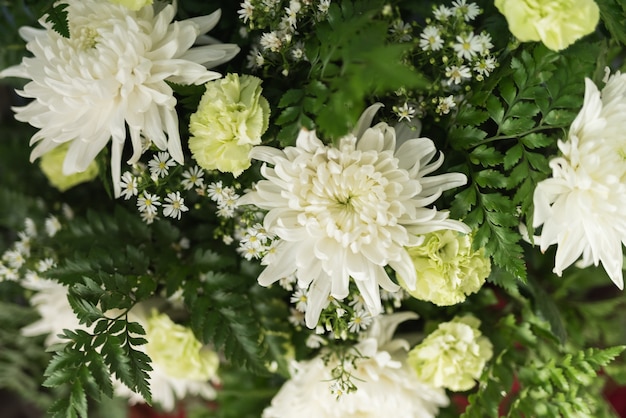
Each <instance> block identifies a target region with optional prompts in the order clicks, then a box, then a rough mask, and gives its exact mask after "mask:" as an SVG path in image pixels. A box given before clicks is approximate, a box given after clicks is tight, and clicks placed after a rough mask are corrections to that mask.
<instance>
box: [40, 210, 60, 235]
mask: <svg viewBox="0 0 626 418" xmlns="http://www.w3.org/2000/svg"><path fill="white" fill-rule="evenodd" d="M44 228H45V229H46V234H48V236H49V237H53V236H55V235H56V234H57V232H59V231H60V230H61V222H59V218H57V217H56V216H54V215H50V216H48V217H47V218H46V221H45V223H44Z"/></svg>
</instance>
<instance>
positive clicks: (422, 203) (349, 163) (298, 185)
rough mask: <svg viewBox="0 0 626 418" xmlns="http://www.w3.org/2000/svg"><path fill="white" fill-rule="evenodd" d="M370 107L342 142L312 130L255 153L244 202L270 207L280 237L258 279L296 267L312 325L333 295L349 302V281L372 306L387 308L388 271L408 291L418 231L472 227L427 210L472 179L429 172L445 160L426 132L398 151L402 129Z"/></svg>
mask: <svg viewBox="0 0 626 418" xmlns="http://www.w3.org/2000/svg"><path fill="white" fill-rule="evenodd" d="M380 106H381V105H380V104H378V105H374V106H371V107H370V108H368V109H367V110H366V111H365V112H364V113H363V115H362V116H361V118H360V120H359V122H358V125H357V127H356V129H355V130H354V131H353V133H351V134H349V135H346V136H344V137H343V138H341V139H340V140H339V147H338V148H334V147H329V146H326V145H324V144H323V143H322V142H321V141H320V140H319V139H318V138H317V137H316V135H315V132H313V131H307V130H302V131H301V132H300V134H299V136H298V138H297V141H296V146H295V147H287V148H285V149H284V150H278V149H275V148H270V147H265V146H259V147H255V148H254V149H253V150H252V152H251V156H252V158H256V159H258V160H262V161H264V162H265V163H269V164H272V165H273V166H274V167H273V168H270V167H269V166H268V165H267V164H264V165H263V167H262V169H261V173H262V174H263V176H264V177H265V179H266V180H261V181H259V183H258V184H257V188H256V190H254V191H251V192H248V193H247V194H246V195H244V196H243V197H242V198H241V199H240V200H239V204H240V205H243V204H255V205H256V206H258V207H260V208H262V209H267V210H269V213H267V215H266V216H265V219H264V226H265V229H266V230H267V231H268V232H270V233H272V234H275V235H276V236H277V237H278V238H279V239H280V240H281V241H280V242H279V243H278V244H277V247H276V257H275V258H274V262H272V263H270V264H269V265H268V267H267V268H266V269H265V270H264V271H263V272H262V273H261V275H260V276H259V279H258V280H259V283H260V284H261V285H263V286H268V285H270V284H272V283H274V282H276V281H277V280H279V279H280V278H281V277H285V276H287V275H289V274H292V273H294V272H295V273H296V277H297V278H298V284H299V286H300V287H302V288H308V290H309V293H308V296H309V303H308V305H307V312H306V315H307V326H308V327H309V328H313V327H315V325H317V321H318V318H319V315H320V312H321V310H322V309H323V307H324V306H325V304H326V303H327V302H328V296H329V295H331V296H332V297H334V298H336V299H344V298H345V297H346V296H348V293H349V283H350V277H352V278H354V280H355V282H356V285H357V287H358V289H359V291H360V292H361V294H363V296H364V298H365V300H366V302H367V307H368V310H369V312H370V313H371V314H372V316H375V315H377V314H379V313H380V312H381V301H380V296H379V286H381V287H383V288H384V289H386V290H389V291H392V292H394V291H398V289H399V287H398V286H397V285H396V284H395V283H393V282H392V281H391V279H390V278H389V276H388V275H387V273H386V271H385V267H386V266H389V267H391V268H393V269H395V270H396V271H397V272H398V273H401V274H402V277H405V275H406V277H408V278H409V279H408V282H409V283H410V286H409V287H414V285H415V280H416V276H415V269H413V268H411V266H412V262H411V259H410V257H409V255H408V253H407V251H406V249H405V247H406V246H411V245H417V244H419V242H420V240H421V237H420V235H422V234H425V233H428V232H432V231H435V230H440V229H455V230H458V231H463V232H469V228H468V227H467V226H466V225H465V224H463V223H461V222H459V221H455V220H450V219H448V214H447V212H440V211H437V210H436V208H427V207H426V206H428V205H431V204H432V203H433V202H435V200H437V199H438V198H439V196H440V195H441V193H442V191H444V190H448V189H451V188H454V187H457V186H461V185H463V184H465V182H466V177H465V176H464V175H463V174H460V173H448V174H442V175H438V176H431V177H426V176H427V175H428V174H431V173H432V172H433V171H435V170H436V169H437V168H439V167H440V166H441V164H443V156H442V155H441V154H439V158H437V159H436V160H435V161H434V162H431V160H432V159H433V157H435V156H436V155H437V150H436V149H435V146H434V144H433V142H432V141H431V140H430V139H428V138H415V139H410V140H407V141H405V142H404V143H402V145H400V147H398V149H396V134H395V130H394V129H393V128H391V127H389V126H388V125H387V124H386V123H379V124H377V125H376V126H374V127H371V128H369V125H370V123H371V121H372V119H373V117H374V115H375V113H376V111H377V110H378V109H379V108H380Z"/></svg>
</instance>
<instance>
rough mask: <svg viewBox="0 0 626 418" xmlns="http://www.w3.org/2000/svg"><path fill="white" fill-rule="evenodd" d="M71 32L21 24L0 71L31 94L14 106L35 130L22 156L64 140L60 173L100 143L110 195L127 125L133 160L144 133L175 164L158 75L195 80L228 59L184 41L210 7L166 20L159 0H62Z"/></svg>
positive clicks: (227, 51)
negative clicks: (117, 0) (129, 1)
mask: <svg viewBox="0 0 626 418" xmlns="http://www.w3.org/2000/svg"><path fill="white" fill-rule="evenodd" d="M65 3H66V4H67V5H68V7H67V9H66V11H67V12H68V16H67V17H68V24H69V28H70V33H71V35H72V36H71V37H70V38H65V37H63V36H61V35H60V34H58V33H57V32H56V31H54V30H53V29H52V27H51V24H50V23H47V22H45V19H44V18H42V19H40V21H39V23H40V24H41V26H43V27H44V28H45V29H43V30H41V29H35V28H22V29H20V35H21V36H22V37H23V38H24V39H25V40H26V41H27V42H28V44H27V46H26V47H27V49H28V50H29V51H30V52H31V53H32V54H33V57H31V58H24V60H23V61H22V63H21V64H20V65H17V66H15V67H11V68H8V69H6V70H4V71H2V72H0V77H21V78H26V79H30V80H32V81H30V82H28V83H27V84H26V86H25V87H24V89H23V91H20V92H19V94H20V95H21V96H23V97H26V98H33V99H35V100H33V101H32V102H31V103H29V104H28V105H26V106H24V107H20V108H16V109H15V110H16V116H15V117H16V119H18V120H20V121H23V122H28V123H30V124H31V125H33V126H34V127H36V128H38V129H39V131H38V132H37V133H36V134H35V135H34V136H33V137H32V139H31V144H37V146H36V147H35V148H34V149H33V151H32V153H31V160H35V159H37V158H39V157H40V156H42V155H44V154H46V153H47V152H49V151H51V150H52V149H54V148H56V147H57V146H59V145H60V144H63V143H69V144H70V145H69V149H68V152H67V156H66V157H65V160H64V163H63V173H64V174H65V175H69V174H74V173H77V172H81V171H84V170H85V169H87V167H88V166H89V164H90V163H91V162H92V161H93V160H94V158H95V157H96V155H98V154H99V153H100V151H101V150H102V149H103V148H104V147H105V146H106V145H107V144H108V143H109V141H110V142H111V143H112V146H111V175H112V180H113V186H114V187H113V189H114V194H115V196H116V197H118V196H119V195H120V193H121V187H120V178H121V160H122V151H123V148H124V144H125V142H126V131H127V129H128V132H129V133H130V142H131V144H132V148H133V153H132V156H131V158H130V159H129V161H128V162H129V164H133V163H135V162H137V161H138V159H139V157H140V156H141V154H142V152H143V151H144V149H145V147H144V145H145V144H144V143H143V142H144V140H145V139H147V140H149V141H151V142H152V143H153V144H154V145H156V146H157V147H158V148H159V149H161V150H168V151H169V152H170V154H171V155H172V157H173V158H174V159H175V160H176V161H177V162H178V163H180V164H182V163H183V159H184V157H183V152H182V148H181V143H180V136H179V131H178V116H177V114H176V109H175V106H176V99H175V98H174V94H173V90H172V88H171V87H170V86H169V85H168V84H167V81H170V82H174V83H180V84H203V83H206V82H207V81H210V80H214V79H217V78H219V77H220V74H218V73H216V72H213V71H208V70H207V66H208V67H212V66H216V65H218V64H221V63H223V62H226V61H228V60H229V59H231V58H232V57H233V56H234V55H235V54H236V53H237V52H238V51H239V48H238V47H237V46H236V45H232V44H212V45H205V46H200V47H196V48H191V47H192V45H193V44H194V42H195V41H196V38H198V36H199V35H200V34H203V33H206V32H207V31H209V30H210V29H212V28H213V27H214V26H215V25H216V24H217V22H218V20H219V18H220V12H219V11H216V12H214V13H212V14H211V15H209V16H201V17H196V18H192V19H187V20H184V21H180V22H172V19H173V18H174V15H175V14H176V9H175V6H174V5H166V6H165V7H163V8H161V9H160V10H159V11H158V12H156V11H155V10H156V9H155V8H154V7H142V8H141V9H140V10H138V11H132V10H129V9H128V8H127V7H124V6H122V5H118V4H114V3H112V2H109V1H98V0H66V1H65Z"/></svg>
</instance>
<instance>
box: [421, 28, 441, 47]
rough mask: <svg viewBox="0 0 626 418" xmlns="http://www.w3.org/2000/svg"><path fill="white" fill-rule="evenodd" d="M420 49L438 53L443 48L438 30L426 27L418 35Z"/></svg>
mask: <svg viewBox="0 0 626 418" xmlns="http://www.w3.org/2000/svg"><path fill="white" fill-rule="evenodd" d="M419 45H420V48H421V49H422V51H439V50H440V49H441V48H443V39H442V38H441V33H440V32H439V28H437V27H436V26H432V25H430V26H426V27H425V28H424V30H423V31H422V33H421V34H420V44H419Z"/></svg>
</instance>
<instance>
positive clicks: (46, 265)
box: [37, 257, 56, 273]
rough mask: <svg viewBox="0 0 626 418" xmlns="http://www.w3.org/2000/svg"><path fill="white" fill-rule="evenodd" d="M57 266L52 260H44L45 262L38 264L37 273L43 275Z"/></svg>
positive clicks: (41, 261) (40, 261)
mask: <svg viewBox="0 0 626 418" xmlns="http://www.w3.org/2000/svg"><path fill="white" fill-rule="evenodd" d="M55 265H56V263H55V262H54V260H53V259H52V258H49V257H48V258H44V259H43V260H39V261H38V262H37V271H38V272H39V273H43V272H46V271H48V270H50V269H51V268H52V267H54V266H55Z"/></svg>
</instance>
